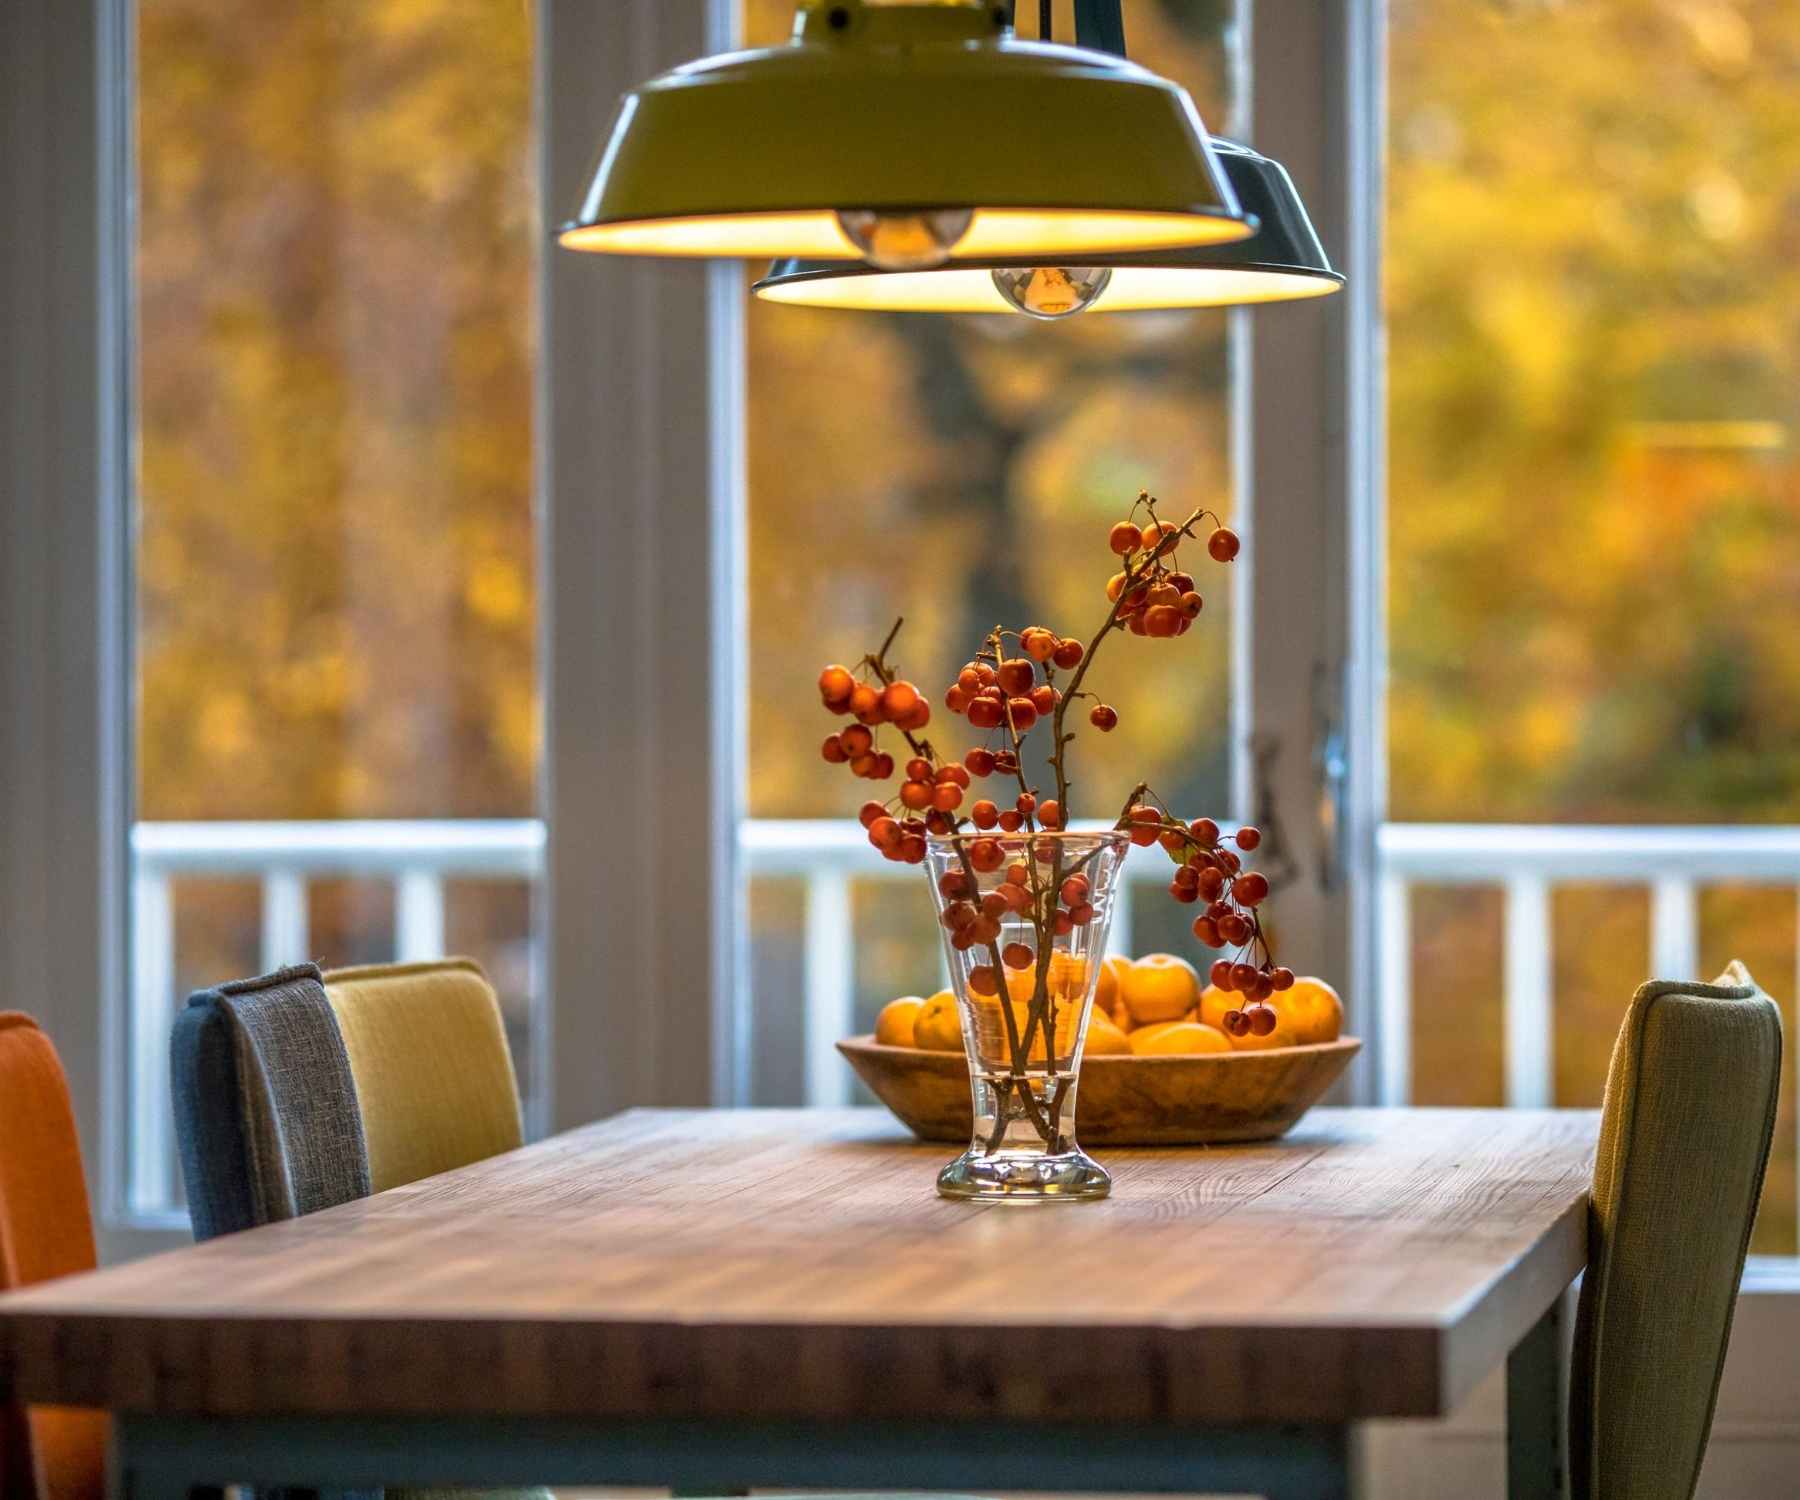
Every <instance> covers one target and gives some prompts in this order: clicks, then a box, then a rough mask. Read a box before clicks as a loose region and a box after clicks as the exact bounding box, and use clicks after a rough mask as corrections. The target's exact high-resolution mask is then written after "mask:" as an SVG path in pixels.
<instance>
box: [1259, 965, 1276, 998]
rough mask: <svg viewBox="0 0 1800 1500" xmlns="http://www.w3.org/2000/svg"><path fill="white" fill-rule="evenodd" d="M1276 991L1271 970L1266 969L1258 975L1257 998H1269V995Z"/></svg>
mask: <svg viewBox="0 0 1800 1500" xmlns="http://www.w3.org/2000/svg"><path fill="white" fill-rule="evenodd" d="M1274 993H1275V981H1274V980H1273V979H1271V978H1270V977H1269V972H1268V970H1266V969H1265V970H1264V971H1263V972H1262V973H1260V974H1258V975H1257V976H1256V998H1257V999H1258V1000H1267V999H1268V998H1269V996H1271V995H1273V994H1274Z"/></svg>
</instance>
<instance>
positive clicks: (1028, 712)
mask: <svg viewBox="0 0 1800 1500" xmlns="http://www.w3.org/2000/svg"><path fill="white" fill-rule="evenodd" d="M1006 712H1007V714H1008V715H1009V716H1010V717H1011V719H1012V726H1013V732H1014V733H1016V734H1024V733H1025V732H1026V731H1027V730H1029V729H1030V728H1031V726H1032V725H1033V724H1035V723H1037V721H1038V711H1037V705H1036V704H1035V703H1033V702H1032V701H1031V700H1030V699H1029V698H1009V699H1007V700H1006Z"/></svg>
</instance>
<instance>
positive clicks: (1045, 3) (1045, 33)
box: [1038, 0, 1056, 42]
mask: <svg viewBox="0 0 1800 1500" xmlns="http://www.w3.org/2000/svg"><path fill="white" fill-rule="evenodd" d="M1052 9H1053V7H1052V5H1051V0H1038V40H1039V41H1040V42H1050V41H1054V40H1056V38H1055V37H1054V36H1053V35H1052V34H1051V32H1052V29H1053V27H1054V25H1055V22H1054V21H1053V19H1052V17H1051V14H1050V12H1051V10H1052Z"/></svg>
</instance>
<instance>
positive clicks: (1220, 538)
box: [1206, 526, 1239, 563]
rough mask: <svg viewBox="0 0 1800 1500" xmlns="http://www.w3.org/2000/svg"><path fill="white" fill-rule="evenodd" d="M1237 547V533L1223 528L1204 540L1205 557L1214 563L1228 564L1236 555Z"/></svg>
mask: <svg viewBox="0 0 1800 1500" xmlns="http://www.w3.org/2000/svg"><path fill="white" fill-rule="evenodd" d="M1238 546H1239V543H1238V536H1237V533H1236V532H1235V531H1231V530H1228V529H1227V528H1226V527H1223V526H1221V527H1220V528H1219V529H1218V530H1217V531H1215V532H1214V533H1213V534H1212V535H1211V536H1209V537H1208V538H1207V539H1206V551H1207V555H1208V556H1210V557H1211V558H1212V560H1213V561H1214V562H1222V563H1227V562H1230V561H1231V560H1232V559H1233V558H1234V557H1236V556H1237V555H1238Z"/></svg>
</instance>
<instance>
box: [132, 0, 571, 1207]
mask: <svg viewBox="0 0 1800 1500" xmlns="http://www.w3.org/2000/svg"><path fill="white" fill-rule="evenodd" d="M533 51H534V45H533V16H532V8H531V7H530V6H528V5H524V4H520V3H518V0H481V3H477V4H464V3H450V0H424V3H420V4H412V5H407V6H403V7H393V6H372V5H368V4H364V3H361V0H333V3H318V0H138V3H137V4H136V8H135V59H134V66H133V72H132V76H131V80H130V81H131V85H132V88H133V91H134V98H135V109H136V125H135V148H136V149H135V158H136V182H137V207H136V220H135V226H134V238H133V249H132V276H131V299H132V305H133V309H134V313H135V324H136V354H137V358H136V369H135V401H134V405H133V412H132V416H133V423H134V431H135V440H136V450H137V466H136V483H135V489H134V508H135V527H134V532H135V547H134V552H133V556H132V575H131V577H132V590H133V594H134V597H135V605H136V632H135V666H136V691H135V714H134V721H133V723H134V727H133V735H132V751H133V761H134V768H135V799H134V800H135V808H134V818H133V822H132V826H131V834H130V838H131V921H132V938H131V962H130V979H129V997H128V1009H129V1047H128V1054H129V1056H128V1071H129V1076H130V1088H129V1097H130V1105H129V1120H128V1125H127V1129H126V1131H125V1140H126V1142H127V1145H126V1154H127V1156H128V1161H127V1163H126V1195H125V1196H126V1199H127V1203H128V1205H129V1208H130V1210H131V1212H132V1213H133V1214H134V1215H135V1216H136V1217H137V1218H139V1219H140V1220H142V1221H150V1222H156V1221H159V1220H162V1219H167V1220H168V1221H169V1222H176V1221H177V1220H178V1218H179V1210H180V1206H181V1195H180V1174H179V1172H178V1171H177V1170H176V1169H175V1157H174V1154H173V1149H172V1145H173V1143H172V1140H171V1137H170V1123H169V1105H168V1097H167V1089H168V1085H167V1079H168V1036H169V1026H170V1022H171V1019H172V1017H173V1014H174V1012H175V1009H176V1007H178V1006H179V1005H180V1004H181V1001H182V997H183V996H184V995H185V994H186V993H187V992H188V991H189V990H191V989H193V988H195V987H199V986H206V985H211V984H216V983H218V982H220V981H223V980H226V979H230V978H234V977H239V976H243V975H248V974H254V973H258V972H261V971H264V970H267V969H270V968H273V967H276V966H278V965H281V964H286V963H292V962H295V961H297V960H301V959H306V958H316V959H318V960H320V961H321V962H322V963H323V964H325V965H326V966H331V965H337V964H348V963H355V962H362V961H369V960H386V959H392V958H396V957H398V958H403V959H405V958H424V957H433V956H437V955H440V954H443V953H446V952H453V953H467V954H471V955H473V956H475V957H477V958H478V959H480V960H481V962H482V963H483V964H484V965H485V966H486V968H487V969H488V972H489V974H490V975H491V977H492V978H493V980H494V982H495V985H496V987H497V988H498V990H499V992H500V995H501V999H502V1004H503V1006H504V1009H505V1015H506V1021H507V1027H508V1032H509V1034H510V1036H511V1038H512V1041H513V1044H514V1049H515V1053H516V1061H517V1064H518V1069H519V1076H520V1081H521V1084H522V1086H523V1088H524V1090H525V1092H526V1095H527V1098H528V1100H531V1101H532V1110H531V1112H532V1114H533V1116H535V1115H536V1114H537V1110H536V1108H535V1104H536V1100H537V1096H538V1093H539V1087H540V1083H541V1078H540V1072H539V1069H538V1067H537V1066H536V1062H537V1058H538V1056H539V1055H540V1053H539V1048H538V1045H537V1043H536V1041H535V1039H534V1038H535V1028H536V1026H537V1018H538V1015H539V1010H538V996H537V994H536V981H535V975H536V972H537V968H538V965H537V960H536V936H535V932H536V924H535V920H534V904H535V896H534V892H535V889H536V882H537V877H538V870H539V865H540V862H541V859H542V849H543V844H544V829H543V825H542V823H541V821H540V820H539V801H538V782H539V766H540V761H541V752H540V743H539V742H540V734H541V731H540V718H541V711H540V699H541V692H540V677H541V672H540V664H539V648H538V606H537V598H538V587H537V578H536V574H537V569H536V561H535V559H536V554H537V520H536V514H535V511H534V505H533V434H532V421H533V372H534V366H535V360H536V355H535V351H534V336H533V317H534V297H535V265H536V257H537V253H538V250H537V247H538V238H539V233H540V231H539V215H538V208H537V202H536V186H535V168H534V160H533V149H534V101H533Z"/></svg>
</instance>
